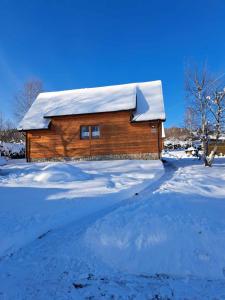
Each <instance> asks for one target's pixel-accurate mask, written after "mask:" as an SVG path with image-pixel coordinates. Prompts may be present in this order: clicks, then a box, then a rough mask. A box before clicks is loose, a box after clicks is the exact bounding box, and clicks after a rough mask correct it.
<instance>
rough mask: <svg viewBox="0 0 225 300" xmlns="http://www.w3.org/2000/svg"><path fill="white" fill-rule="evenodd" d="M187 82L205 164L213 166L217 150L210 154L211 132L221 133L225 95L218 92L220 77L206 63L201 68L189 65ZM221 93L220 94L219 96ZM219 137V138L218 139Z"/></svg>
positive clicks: (189, 103) (188, 94)
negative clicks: (209, 69)
mask: <svg viewBox="0 0 225 300" xmlns="http://www.w3.org/2000/svg"><path fill="white" fill-rule="evenodd" d="M185 84H186V91H187V98H188V105H187V107H188V108H189V111H192V113H193V116H196V120H195V122H196V127H197V130H198V132H199V136H200V139H201V142H202V150H203V160H204V164H205V166H211V165H212V162H213V158H214V156H215V151H216V149H215V151H214V152H213V153H214V154H213V153H211V155H209V147H208V146H209V138H210V136H209V133H210V131H212V130H213V132H214V133H215V130H216V132H217V136H218V139H219V136H220V134H221V126H222V123H221V122H222V114H223V109H222V108H221V107H222V106H223V107H224V101H223V99H224V95H223V93H222V94H221V92H218V91H217V90H218V87H217V86H218V79H215V78H213V77H212V76H211V75H210V74H209V72H208V70H207V68H206V65H204V66H203V68H201V69H200V70H199V69H198V68H197V67H188V68H187V69H186V73H185ZM219 95H220V96H219ZM218 139H217V140H218Z"/></svg>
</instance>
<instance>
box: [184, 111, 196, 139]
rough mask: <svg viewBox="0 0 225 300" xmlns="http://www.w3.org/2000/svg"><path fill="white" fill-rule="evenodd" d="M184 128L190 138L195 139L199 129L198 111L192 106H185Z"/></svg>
mask: <svg viewBox="0 0 225 300" xmlns="http://www.w3.org/2000/svg"><path fill="white" fill-rule="evenodd" d="M184 128H185V129H186V132H187V135H188V138H190V139H193V137H194V136H195V134H196V131H197V129H198V122H197V115H196V111H195V110H194V109H193V108H192V107H190V106H187V107H186V108H185V113H184Z"/></svg>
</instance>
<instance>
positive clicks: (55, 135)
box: [27, 111, 162, 161]
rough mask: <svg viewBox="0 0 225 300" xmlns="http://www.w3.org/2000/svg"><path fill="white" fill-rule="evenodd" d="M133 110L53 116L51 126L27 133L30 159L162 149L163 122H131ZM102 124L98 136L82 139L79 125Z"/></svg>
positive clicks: (154, 151)
mask: <svg viewBox="0 0 225 300" xmlns="http://www.w3.org/2000/svg"><path fill="white" fill-rule="evenodd" d="M130 119H131V112H129V111H123V112H110V113H98V114H86V115H74V116H64V117H63V116H61V117H53V118H52V121H51V125H50V128H49V129H44V130H31V131H29V132H27V159H28V161H30V160H38V159H40V160H42V159H46V160H48V159H57V158H67V157H68V158H75V159H76V158H78V159H79V158H85V157H94V156H106V155H121V154H127V155H129V154H142V153H152V154H154V155H155V158H159V156H160V152H161V150H162V140H161V121H150V122H133V123H132V122H130ZM85 125H99V126H100V134H101V136H100V138H99V139H81V138H80V126H85Z"/></svg>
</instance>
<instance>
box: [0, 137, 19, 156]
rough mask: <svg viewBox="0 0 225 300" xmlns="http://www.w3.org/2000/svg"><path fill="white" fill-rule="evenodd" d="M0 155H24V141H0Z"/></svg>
mask: <svg viewBox="0 0 225 300" xmlns="http://www.w3.org/2000/svg"><path fill="white" fill-rule="evenodd" d="M0 156H6V157H9V158H24V157H25V144H24V142H22V141H21V142H19V143H15V142H11V143H6V142H0Z"/></svg>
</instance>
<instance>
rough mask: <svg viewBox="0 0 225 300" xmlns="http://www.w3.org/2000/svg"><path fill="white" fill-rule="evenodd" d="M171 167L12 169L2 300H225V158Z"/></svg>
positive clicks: (5, 177) (1, 183)
mask: <svg viewBox="0 0 225 300" xmlns="http://www.w3.org/2000/svg"><path fill="white" fill-rule="evenodd" d="M166 160H167V162H166V163H165V173H164V171H163V168H162V165H161V162H159V161H108V162H78V163H77V162H76V163H51V164H50V163H49V164H48V163H42V164H34V163H32V164H26V163H23V162H22V163H19V164H14V163H11V164H10V165H7V166H4V167H3V171H2V172H3V174H1V175H2V176H0V193H1V194H0V195H1V197H0V199H1V200H0V214H1V216H0V231H1V232H0V236H1V245H0V250H1V252H0V253H1V254H0V256H1V259H0V299H7V300H8V299H9V300H11V299H38V300H39V299H41V300H42V299H43V300H45V299H46V300H48V299H54V300H55V299H59V300H64V299H155V300H156V299H164V300H165V299H167V300H168V299H225V252H224V247H225V219H224V211H225V159H224V158H220V159H216V161H215V165H214V166H213V167H212V168H205V167H203V166H202V165H201V163H200V162H199V161H198V160H197V159H194V158H188V159H186V158H184V159H177V158H171V156H169V157H168V156H167V158H166ZM121 200H122V201H121ZM1 297H2V298H1Z"/></svg>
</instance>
